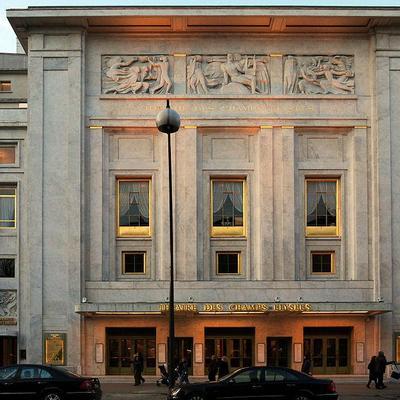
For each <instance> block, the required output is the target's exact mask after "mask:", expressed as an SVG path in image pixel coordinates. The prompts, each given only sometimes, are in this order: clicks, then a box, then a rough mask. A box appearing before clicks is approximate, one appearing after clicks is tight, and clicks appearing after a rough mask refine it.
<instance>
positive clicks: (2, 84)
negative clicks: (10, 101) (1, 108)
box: [0, 81, 11, 92]
mask: <svg viewBox="0 0 400 400" xmlns="http://www.w3.org/2000/svg"><path fill="white" fill-rule="evenodd" d="M0 92H11V81H0Z"/></svg>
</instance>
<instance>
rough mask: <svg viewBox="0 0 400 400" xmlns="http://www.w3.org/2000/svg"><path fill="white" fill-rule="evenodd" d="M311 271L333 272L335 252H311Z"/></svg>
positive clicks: (315, 272) (314, 272)
mask: <svg viewBox="0 0 400 400" xmlns="http://www.w3.org/2000/svg"><path fill="white" fill-rule="evenodd" d="M311 272H312V273H313V274H334V273H335V253H334V252H333V251H330V252H311Z"/></svg>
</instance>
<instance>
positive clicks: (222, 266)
mask: <svg viewBox="0 0 400 400" xmlns="http://www.w3.org/2000/svg"><path fill="white" fill-rule="evenodd" d="M217 257H218V260H217V262H218V264H217V265H218V271H217V273H218V274H238V273H239V254H238V253H217Z"/></svg>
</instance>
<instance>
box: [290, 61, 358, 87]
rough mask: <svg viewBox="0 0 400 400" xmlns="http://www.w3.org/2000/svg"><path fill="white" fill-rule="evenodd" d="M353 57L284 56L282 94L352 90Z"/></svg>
mask: <svg viewBox="0 0 400 400" xmlns="http://www.w3.org/2000/svg"><path fill="white" fill-rule="evenodd" d="M353 62H354V57H351V56H342V55H335V56H292V55H289V56H287V57H285V60H284V69H283V70H284V73H283V90H284V93H285V94H354V70H353Z"/></svg>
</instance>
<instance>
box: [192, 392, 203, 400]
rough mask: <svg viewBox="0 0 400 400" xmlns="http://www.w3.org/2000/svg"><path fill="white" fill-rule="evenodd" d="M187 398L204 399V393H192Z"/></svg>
mask: <svg viewBox="0 0 400 400" xmlns="http://www.w3.org/2000/svg"><path fill="white" fill-rule="evenodd" d="M188 399H189V400H204V399H205V398H204V395H202V394H201V393H192V394H190V395H189V397H188Z"/></svg>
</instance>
